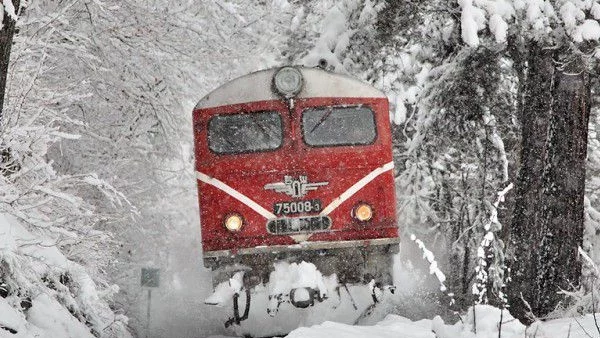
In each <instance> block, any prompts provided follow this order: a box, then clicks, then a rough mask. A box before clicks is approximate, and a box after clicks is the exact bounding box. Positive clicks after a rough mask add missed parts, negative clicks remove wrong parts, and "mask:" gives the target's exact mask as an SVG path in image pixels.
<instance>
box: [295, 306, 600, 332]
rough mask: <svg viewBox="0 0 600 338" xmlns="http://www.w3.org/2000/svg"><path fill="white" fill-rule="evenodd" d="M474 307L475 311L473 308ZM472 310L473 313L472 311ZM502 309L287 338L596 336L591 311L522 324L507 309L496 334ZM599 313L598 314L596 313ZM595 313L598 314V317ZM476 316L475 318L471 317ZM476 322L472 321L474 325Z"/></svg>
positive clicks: (334, 327)
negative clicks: (455, 320) (457, 318)
mask: <svg viewBox="0 0 600 338" xmlns="http://www.w3.org/2000/svg"><path fill="white" fill-rule="evenodd" d="M473 311H474V312H473ZM473 313H475V315H473ZM500 314H501V311H500V309H498V308H494V307H492V306H488V305H478V306H475V308H474V309H473V308H470V309H469V311H468V312H467V313H466V314H465V315H464V316H462V318H461V321H458V323H456V324H454V325H448V324H446V323H444V321H443V320H442V319H441V318H440V317H435V318H434V319H432V320H428V319H427V320H420V321H411V320H409V319H407V318H404V317H401V316H396V315H388V316H387V317H386V318H385V319H384V320H382V321H380V322H379V323H377V324H375V325H373V326H352V325H346V324H341V323H334V322H325V323H323V324H320V325H315V326H312V327H302V328H298V329H296V330H294V331H292V332H291V333H290V334H289V335H287V337H288V338H332V337H344V338H362V337H373V338H397V337H403V338H491V337H494V338H495V337H502V338H523V337H536V338H565V337H570V338H587V337H597V336H598V335H599V334H600V329H596V326H595V324H594V317H593V315H586V316H581V317H577V318H562V319H557V320H551V321H547V322H543V323H542V322H537V323H534V324H533V325H531V326H530V327H525V326H524V325H522V324H521V323H520V322H519V321H517V320H515V319H514V318H513V317H512V316H511V315H510V314H509V313H508V311H506V310H504V311H502V327H501V335H499V332H498V331H499V327H500V326H499V323H500ZM598 316H600V315H598ZM598 316H597V317H598ZM473 318H475V321H474V320H473ZM474 324H475V325H474Z"/></svg>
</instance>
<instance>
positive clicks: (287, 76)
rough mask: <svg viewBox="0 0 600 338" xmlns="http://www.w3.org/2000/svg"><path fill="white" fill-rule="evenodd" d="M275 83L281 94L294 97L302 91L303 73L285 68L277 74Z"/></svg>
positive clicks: (291, 68) (292, 68)
mask: <svg viewBox="0 0 600 338" xmlns="http://www.w3.org/2000/svg"><path fill="white" fill-rule="evenodd" d="M273 83H274V84H275V89H276V90H277V92H278V93H279V94H281V95H282V96H284V97H285V98H291V97H294V96H295V95H296V94H298V93H299V92H300V89H302V73H300V71H299V70H298V69H296V68H294V67H283V68H281V69H280V70H278V71H277V73H275V76H274V77H273Z"/></svg>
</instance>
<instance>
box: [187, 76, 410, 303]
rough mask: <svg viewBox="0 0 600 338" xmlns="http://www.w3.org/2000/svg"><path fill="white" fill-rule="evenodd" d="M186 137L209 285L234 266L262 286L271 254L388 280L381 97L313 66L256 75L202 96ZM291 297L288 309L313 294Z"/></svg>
mask: <svg viewBox="0 0 600 338" xmlns="http://www.w3.org/2000/svg"><path fill="white" fill-rule="evenodd" d="M194 134H195V149H196V176H197V179H198V196H199V204H200V219H201V231H202V245H203V254H204V262H205V265H206V266H207V267H209V268H210V269H211V270H213V272H214V277H213V282H214V284H215V285H217V284H219V283H221V282H223V281H228V280H230V279H232V278H238V277H239V276H241V275H240V274H238V273H239V272H243V277H240V278H242V279H241V281H240V283H241V284H242V285H244V287H245V288H246V289H248V288H251V287H252V286H255V285H257V284H260V283H266V282H268V281H269V279H270V276H271V274H272V273H273V264H274V262H278V261H285V262H297V263H300V262H302V261H304V262H308V263H311V264H313V265H314V266H315V267H316V268H317V269H318V270H319V271H320V272H321V273H322V274H323V275H331V274H336V275H337V278H338V280H339V281H340V282H341V283H369V282H375V283H377V284H380V285H391V284H392V276H391V266H392V261H391V257H392V255H393V254H394V253H396V252H397V251H398V243H399V238H398V228H397V224H396V223H397V222H396V208H395V192H394V175H393V160H392V152H391V135H390V122H389V112H388V101H387V98H386V97H385V95H383V94H382V93H381V92H379V91H378V90H376V89H374V88H372V87H371V86H368V85H366V84H363V83H361V82H360V81H357V80H355V79H352V78H349V77H346V76H343V75H338V74H332V73H329V72H326V71H323V70H320V69H309V68H292V67H284V68H282V69H271V70H265V71H260V72H256V73H252V74H249V75H246V76H244V77H242V78H239V79H236V80H234V81H231V82H229V83H227V84H225V85H223V86H222V87H220V88H219V89H217V90H215V91H214V92H212V93H211V94H209V95H207V96H206V97H205V98H204V99H202V100H201V101H200V102H199V103H198V105H197V107H196V109H195V110H194ZM236 276H237V277H236ZM290 293H291V294H290V295H289V296H290V297H291V298H290V300H291V303H292V304H293V305H295V306H297V307H305V306H308V305H310V304H312V302H314V301H315V299H317V300H318V299H319V297H320V294H318V293H315V292H314V290H312V289H310V288H306V290H304V289H303V288H298V290H296V289H294V290H292V291H291V292H290ZM300 294H302V295H301V296H300ZM294 299H296V301H294ZM298 299H303V300H302V301H300V300H298ZM304 299H307V301H304Z"/></svg>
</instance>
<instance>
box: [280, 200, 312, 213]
mask: <svg viewBox="0 0 600 338" xmlns="http://www.w3.org/2000/svg"><path fill="white" fill-rule="evenodd" d="M321 208H322V204H321V200H307V201H292V202H277V203H275V204H273V213H274V214H275V215H295V214H303V213H313V212H319V211H321Z"/></svg>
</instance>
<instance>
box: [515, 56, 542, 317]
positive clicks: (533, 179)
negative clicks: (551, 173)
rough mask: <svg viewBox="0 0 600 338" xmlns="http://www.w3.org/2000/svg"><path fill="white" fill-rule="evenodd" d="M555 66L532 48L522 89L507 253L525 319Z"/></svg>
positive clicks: (534, 272)
mask: <svg viewBox="0 0 600 338" xmlns="http://www.w3.org/2000/svg"><path fill="white" fill-rule="evenodd" d="M553 76H554V63H553V60H552V51H551V50H548V49H543V48H542V47H541V46H538V45H533V46H532V47H531V48H530V50H529V57H528V61H527V76H526V79H525V83H524V85H523V86H522V88H524V90H525V94H524V95H523V101H524V102H523V104H522V105H521V106H522V107H523V110H522V111H521V112H519V117H520V122H521V143H522V145H521V159H520V163H521V167H520V170H519V175H518V178H517V184H516V188H515V196H516V197H515V207H514V214H513V218H512V223H511V227H510V239H509V242H508V250H509V251H510V252H511V253H512V255H511V256H512V257H513V259H512V261H509V265H510V267H511V272H512V273H511V282H510V283H509V284H508V288H507V294H508V297H509V302H510V306H511V313H513V315H514V316H516V317H517V318H519V319H521V320H525V319H526V316H527V314H528V313H529V309H528V306H527V304H526V303H524V302H523V301H522V299H525V300H527V301H528V302H529V301H530V299H532V298H533V295H534V284H535V280H536V279H535V276H537V269H538V268H537V259H536V256H537V250H535V247H534V243H539V239H538V236H537V231H536V230H535V229H536V227H537V223H538V222H537V219H538V217H539V210H540V209H539V202H540V196H541V195H542V175H543V172H544V162H545V158H546V151H547V147H546V141H547V135H548V129H549V123H550V116H551V115H550V114H551V109H552V87H553V82H552V80H553Z"/></svg>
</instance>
